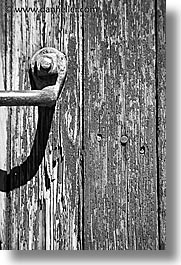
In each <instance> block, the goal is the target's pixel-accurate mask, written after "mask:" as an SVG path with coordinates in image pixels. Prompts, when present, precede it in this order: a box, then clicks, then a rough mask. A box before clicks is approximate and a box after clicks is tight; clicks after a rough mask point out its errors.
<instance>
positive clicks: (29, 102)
mask: <svg viewBox="0 0 181 265" xmlns="http://www.w3.org/2000/svg"><path fill="white" fill-rule="evenodd" d="M66 73H67V62H66V57H65V55H64V54H63V53H62V52H60V51H58V50H56V49H55V48H51V47H45V48H42V49H41V50H39V51H37V52H36V53H35V54H34V56H33V57H32V59H31V62H30V69H29V76H30V84H31V88H32V90H23V91H0V106H48V107H51V106H53V105H55V104H56V101H57V99H58V97H59V95H60V93H61V91H62V88H63V84H64V81H65V77H66Z"/></svg>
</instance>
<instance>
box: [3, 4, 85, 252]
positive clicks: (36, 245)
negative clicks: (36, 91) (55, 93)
mask: <svg viewBox="0 0 181 265" xmlns="http://www.w3.org/2000/svg"><path fill="white" fill-rule="evenodd" d="M5 2H6V4H7V5H8V6H10V7H12V8H14V7H15V6H12V4H11V2H10V1H9V2H8V1H3V2H1V11H2V14H1V19H2V20H1V33H2V36H3V40H2V45H1V57H2V64H3V79H4V82H5V83H6V90H13V91H16V90H25V89H30V85H29V77H28V70H29V65H28V63H29V62H28V60H29V59H30V58H32V56H33V54H34V53H35V52H36V51H37V50H38V49H40V48H41V47H44V46H51V47H54V48H56V49H58V50H60V51H63V52H65V53H66V55H67V57H68V67H69V68H68V77H67V80H66V84H65V87H66V89H65V90H64V91H63V93H62V98H61V99H60V100H59V102H58V103H57V106H56V110H55V112H54V113H53V114H52V113H51V111H49V110H47V109H46V108H40V109H39V111H38V108H34V107H11V108H8V121H7V127H8V131H7V148H6V149H7V170H5V169H4V168H3V169H2V168H1V187H0V188H1V189H2V190H3V191H6V192H7V194H6V211H5V213H4V216H5V217H4V219H3V220H2V223H3V224H6V229H4V228H3V227H2V226H1V231H2V232H1V234H2V237H3V246H2V248H4V249H27V250H32V249H46V250H49V249H52V250H53V249H55V250H56V249H80V248H82V234H81V230H82V229H81V223H82V221H81V220H82V210H81V209H82V200H81V190H80V189H81V187H82V185H81V149H80V148H81V128H80V116H81V111H82V110H81V96H80V94H81V93H82V89H81V85H82V84H81V64H82V63H81V62H80V61H81V60H82V59H81V56H82V51H81V49H82V48H81V40H80V36H81V35H82V33H81V28H80V20H81V16H80V15H79V14H78V13H77V14H74V13H62V14H61V15H60V14H59V13H58V14H51V13H40V14H36V13H33V12H29V13H28V12H27V13H25V12H22V13H16V12H13V11H12V13H11V12H9V13H5V12H4V11H5ZM66 3H67V5H70V2H69V1H67V2H64V4H66ZM71 3H72V4H75V5H77V3H76V1H71ZM52 4H53V3H52V2H51V1H44V2H42V1H37V7H38V8H41V7H45V6H49V7H50V6H51V5H52ZM16 7H20V8H21V7H34V6H33V3H32V1H16ZM17 66H19V67H17ZM52 112H53V110H52ZM51 115H53V118H52V117H51ZM40 116H41V117H40ZM38 118H39V119H40V122H39V125H37V123H38ZM51 119H52V121H51ZM4 123H5V122H4ZM2 126H3V128H5V129H6V126H4V124H2ZM47 126H48V127H50V126H51V128H50V130H49V131H47ZM5 133H6V132H5ZM1 135H2V131H1ZM2 136H3V135H2ZM46 138H48V140H47V143H46ZM45 144H46V146H45ZM44 149H45V150H44ZM37 161H38V164H37ZM35 165H36V166H35ZM34 167H35V168H34ZM32 171H34V175H32ZM13 174H14V175H13ZM12 179H13V182H12ZM7 181H8V182H7ZM3 183H4V185H5V188H4V187H2V184H3ZM19 184H20V187H18V186H19ZM21 184H23V185H21ZM1 212H2V210H1ZM2 218H3V217H2V215H1V219H2Z"/></svg>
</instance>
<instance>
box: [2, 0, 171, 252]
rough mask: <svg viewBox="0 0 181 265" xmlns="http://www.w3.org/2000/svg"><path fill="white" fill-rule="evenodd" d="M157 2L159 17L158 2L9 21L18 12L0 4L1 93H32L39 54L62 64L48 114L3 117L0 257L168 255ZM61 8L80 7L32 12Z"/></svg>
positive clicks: (14, 111)
mask: <svg viewBox="0 0 181 265" xmlns="http://www.w3.org/2000/svg"><path fill="white" fill-rule="evenodd" d="M15 2H16V5H15V6H16V7H19V8H21V7H34V6H33V3H32V1H29V0H28V1H24V0H23V1H19V0H16V1H15ZM158 2H159V3H158V9H156V7H157V2H156V1H139V0H134V1H125V0H121V1H105V0H104V1H98V0H96V1H94V2H93V3H92V4H91V8H96V9H95V10H96V12H84V13H82V12H62V13H51V12H40V13H36V12H21V13H18V12H13V11H12V12H7V13H5V3H6V5H7V6H9V7H11V9H12V8H13V7H15V6H12V4H11V1H2V2H1V3H0V33H1V34H0V41H1V46H0V76H1V77H0V78H1V79H0V87H3V88H4V90H12V91H16V90H26V89H27V90H29V89H30V83H29V77H28V70H29V59H30V58H31V57H32V56H33V54H34V53H35V52H36V51H37V50H38V49H40V48H42V47H45V46H50V47H54V48H56V49H58V50H60V51H62V52H65V54H66V55H67V58H68V73H67V79H66V83H65V87H64V90H63V92H62V95H61V98H60V99H59V101H58V102H57V105H56V108H55V109H53V108H51V109H47V108H44V107H39V108H37V107H24V106H22V107H8V108H6V107H1V109H0V110H1V111H0V122H1V123H0V130H1V131H0V148H1V154H0V206H1V207H0V248H1V249H25V250H33V249H46V250H49V249H50V250H79V249H85V250H88V249H90V250H101V249H104V250H125V249H129V250H141V249H143V250H144V249H152V250H155V249H165V243H166V238H165V237H166V232H165V229H166V222H165V212H166V195H165V190H166V179H165V168H166V167H165V160H166V159H165V154H166V151H165V2H164V1H158ZM66 4H67V6H69V7H70V6H72V7H73V6H74V7H81V4H82V3H81V1H78V0H73V1H70V0H67V1H61V3H60V2H59V1H50V0H46V1H37V2H36V4H35V5H36V7H37V8H46V7H53V6H55V5H61V7H65V6H66ZM83 4H84V6H88V7H90V3H89V2H88V0H85V1H83ZM17 66H18V67H17ZM122 136H127V138H125V137H123V138H122ZM125 139H126V140H127V142H126V140H125Z"/></svg>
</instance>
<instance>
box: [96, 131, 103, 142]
mask: <svg viewBox="0 0 181 265" xmlns="http://www.w3.org/2000/svg"><path fill="white" fill-rule="evenodd" d="M101 140H102V134H100V133H98V134H97V141H98V142H100V141H101Z"/></svg>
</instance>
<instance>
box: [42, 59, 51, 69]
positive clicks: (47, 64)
mask: <svg viewBox="0 0 181 265" xmlns="http://www.w3.org/2000/svg"><path fill="white" fill-rule="evenodd" d="M51 63H52V60H51V58H48V57H43V58H42V60H41V62H40V64H41V67H42V68H43V69H48V68H50V67H51Z"/></svg>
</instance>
